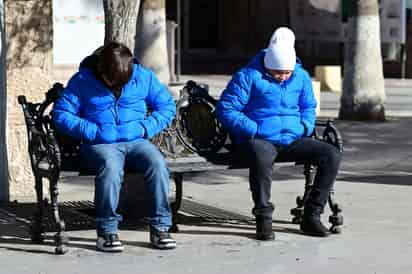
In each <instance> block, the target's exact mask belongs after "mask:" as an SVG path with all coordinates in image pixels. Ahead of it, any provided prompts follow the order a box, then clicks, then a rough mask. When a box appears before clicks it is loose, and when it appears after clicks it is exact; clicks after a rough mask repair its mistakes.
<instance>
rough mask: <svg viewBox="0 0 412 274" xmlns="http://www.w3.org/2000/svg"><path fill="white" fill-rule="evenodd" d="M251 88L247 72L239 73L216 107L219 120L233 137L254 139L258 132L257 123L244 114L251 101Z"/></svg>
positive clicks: (233, 78)
mask: <svg viewBox="0 0 412 274" xmlns="http://www.w3.org/2000/svg"><path fill="white" fill-rule="evenodd" d="M251 86H252V83H251V81H250V80H249V77H248V75H247V71H245V70H241V71H239V72H238V73H236V74H235V75H234V76H233V77H232V80H231V81H230V82H229V84H228V85H227V87H226V89H225V90H224V91H223V93H222V95H221V97H220V100H219V102H218V103H217V105H216V115H217V118H218V120H219V121H220V122H221V123H222V124H223V126H224V127H225V128H226V129H227V130H228V131H229V132H230V133H231V134H232V135H235V136H237V137H241V138H253V137H254V136H255V134H256V132H257V124H256V122H255V121H253V120H251V119H250V118H249V117H247V116H246V115H245V114H244V113H243V112H242V110H243V109H244V107H245V106H246V104H247V103H248V101H249V97H250V91H251Z"/></svg>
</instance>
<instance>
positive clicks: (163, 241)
mask: <svg viewBox="0 0 412 274" xmlns="http://www.w3.org/2000/svg"><path fill="white" fill-rule="evenodd" d="M150 242H151V243H152V245H153V247H154V248H157V249H174V248H176V241H175V240H174V239H173V238H172V236H170V234H169V232H168V231H159V230H157V229H155V228H153V227H150Z"/></svg>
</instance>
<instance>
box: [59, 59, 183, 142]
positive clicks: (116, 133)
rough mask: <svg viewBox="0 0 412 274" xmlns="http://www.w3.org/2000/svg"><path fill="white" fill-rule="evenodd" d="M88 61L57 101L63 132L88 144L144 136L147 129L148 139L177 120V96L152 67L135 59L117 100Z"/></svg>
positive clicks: (60, 127) (132, 139) (134, 138)
mask: <svg viewBox="0 0 412 274" xmlns="http://www.w3.org/2000/svg"><path fill="white" fill-rule="evenodd" d="M89 58H90V57H89ZM85 60H86V59H85ZM84 63H85V62H82V64H80V69H79V71H78V72H77V73H76V74H75V75H74V76H73V77H72V78H71V79H70V81H69V82H68V84H67V87H66V88H65V90H64V91H63V94H62V96H61V97H60V98H59V99H58V100H57V101H56V103H55V104H54V107H53V121H54V124H55V126H56V128H57V130H59V131H60V132H62V133H65V134H67V135H70V136H72V137H74V138H77V139H81V141H82V143H85V144H110V143H117V142H128V141H134V140H137V139H140V138H143V133H144V130H143V128H144V129H145V130H146V136H145V138H151V137H153V136H154V135H156V134H157V133H159V132H160V131H161V130H162V129H164V128H166V127H167V126H168V124H170V123H171V121H172V120H173V118H174V116H175V113H176V105H175V103H174V101H173V98H172V96H171V95H170V94H169V92H168V91H167V90H166V88H165V87H164V86H163V85H162V84H161V83H160V82H159V81H158V79H157V78H156V76H155V75H154V74H153V73H152V72H151V71H150V70H148V69H146V68H144V67H142V66H141V65H140V64H138V63H137V62H135V64H134V65H133V74H132V77H131V78H130V80H129V82H128V83H127V84H126V85H125V86H124V87H123V89H122V92H121V96H120V97H119V99H116V97H115V96H114V95H113V93H112V92H111V91H110V90H109V89H108V88H107V87H106V86H105V85H104V84H103V83H102V82H100V81H99V80H97V79H96V78H95V76H94V74H93V72H92V70H91V69H90V68H89V67H88V66H85V65H84ZM147 106H148V107H149V108H150V110H151V112H150V115H149V116H147Z"/></svg>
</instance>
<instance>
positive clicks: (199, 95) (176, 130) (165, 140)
mask: <svg viewBox="0 0 412 274" xmlns="http://www.w3.org/2000/svg"><path fill="white" fill-rule="evenodd" d="M63 88H64V87H63V85H62V84H60V83H56V84H54V85H53V87H52V88H51V89H50V90H49V91H48V92H47V93H46V99H45V100H44V101H43V102H40V103H31V102H27V100H26V98H25V96H19V97H18V101H19V103H20V104H21V106H22V109H23V113H24V117H25V122H26V126H27V134H28V144H29V146H28V150H29V155H30V160H31V165H32V170H33V173H34V177H35V190H36V195H37V210H36V211H35V212H34V215H33V219H32V222H31V225H30V236H31V240H32V241H33V242H35V243H41V242H42V241H43V233H44V213H45V210H50V211H51V213H52V216H53V218H54V223H55V226H56V230H57V233H56V234H55V236H54V239H55V244H56V248H55V252H56V253H57V254H64V253H65V252H66V250H67V249H66V245H67V243H68V241H69V239H68V236H67V234H66V232H65V223H64V220H63V219H62V218H61V216H60V213H59V204H58V194H59V191H58V181H59V177H60V173H61V172H62V171H76V172H78V174H79V175H85V174H86V175H90V173H89V172H87V171H85V170H82V169H81V167H82V165H80V164H79V163H80V157H79V146H80V143H79V141H78V140H74V139H72V138H70V137H67V136H65V135H62V134H60V133H59V132H57V131H56V130H54V128H53V124H52V120H51V116H50V113H49V110H50V108H51V106H52V104H53V103H54V102H55V101H56V99H57V98H58V97H59V96H60V93H61V91H62V90H63ZM215 104H216V100H215V99H214V98H212V97H211V96H210V95H209V94H208V91H207V89H206V88H205V86H202V85H199V84H196V83H195V82H193V81H189V82H188V83H187V84H186V85H185V87H184V88H183V90H182V92H181V96H180V98H179V100H178V101H177V115H176V118H175V120H174V122H173V124H172V125H171V126H170V127H169V128H167V129H165V130H164V131H162V132H161V133H160V134H159V135H157V136H156V137H155V138H154V139H153V140H152V142H153V143H155V144H156V145H157V146H158V147H159V148H160V150H161V151H162V153H163V154H164V155H165V157H166V160H167V162H168V166H169V170H170V175H171V177H172V178H173V180H174V183H175V190H174V191H175V193H174V197H175V198H174V200H173V201H172V202H171V208H172V213H173V227H172V229H171V230H172V231H175V232H176V231H177V230H178V227H177V222H178V220H177V212H178V210H179V208H180V205H181V202H182V197H183V177H184V174H187V173H191V172H203V171H217V170H227V169H239V168H245V167H244V166H241V165H239V164H238V163H237V161H234V159H232V154H231V152H230V136H229V135H228V134H227V132H226V131H225V130H224V128H223V127H222V125H221V124H220V123H219V122H218V121H217V120H216V119H215V117H214V107H215ZM313 138H317V139H320V140H322V141H325V142H328V143H331V144H332V145H334V146H336V147H337V148H338V149H339V150H340V151H342V139H341V137H340V134H339V132H338V130H337V129H336V128H335V126H334V125H333V123H332V121H317V122H316V130H315V132H314V134H313ZM276 162H283V161H282V159H277V160H276ZM296 164H302V165H303V167H304V168H303V169H304V172H303V173H304V175H305V191H304V194H303V196H298V197H297V198H296V203H297V206H296V207H295V208H293V209H291V214H292V215H293V219H292V222H293V223H300V221H301V217H302V214H303V206H304V202H305V199H306V197H307V195H308V193H309V191H310V189H311V186H312V182H313V177H314V171H315V167H313V166H312V165H310V164H307V163H296ZM126 172H127V171H126ZM44 178H46V179H48V181H49V189H50V203H45V202H44V200H45V197H44V194H43V179H44ZM333 194H334V192H333V191H331V193H330V195H329V201H328V202H329V206H330V209H331V211H332V214H331V215H330V216H329V222H330V223H331V224H332V226H331V231H332V232H334V233H339V232H340V230H341V226H342V224H343V217H342V215H341V211H342V210H341V208H340V207H339V205H338V204H337V203H336V202H335V201H334V198H333Z"/></svg>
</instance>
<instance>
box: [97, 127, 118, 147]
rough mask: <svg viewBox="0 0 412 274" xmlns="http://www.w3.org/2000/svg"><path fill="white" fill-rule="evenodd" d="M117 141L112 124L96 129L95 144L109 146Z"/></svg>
mask: <svg viewBox="0 0 412 274" xmlns="http://www.w3.org/2000/svg"><path fill="white" fill-rule="evenodd" d="M116 141H117V132H116V126H115V125H113V124H103V125H100V126H99V128H98V129H97V133H96V140H95V143H98V144H111V143H114V142H116Z"/></svg>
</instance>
